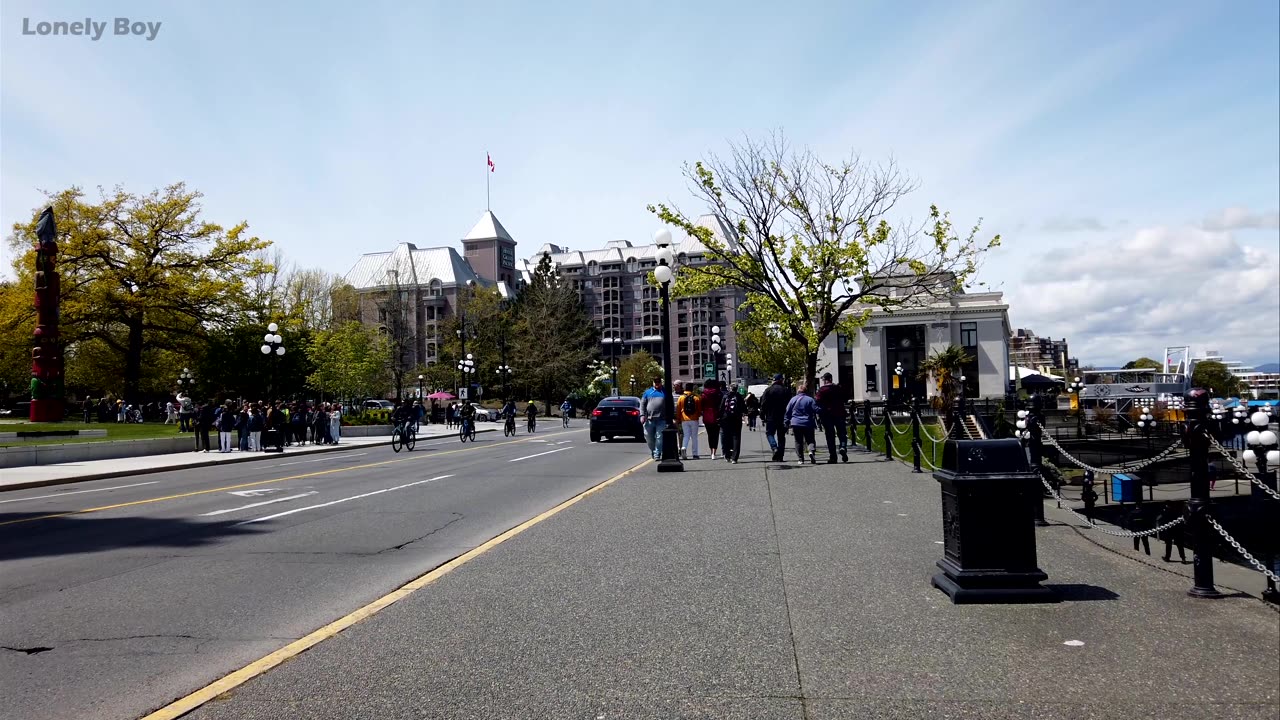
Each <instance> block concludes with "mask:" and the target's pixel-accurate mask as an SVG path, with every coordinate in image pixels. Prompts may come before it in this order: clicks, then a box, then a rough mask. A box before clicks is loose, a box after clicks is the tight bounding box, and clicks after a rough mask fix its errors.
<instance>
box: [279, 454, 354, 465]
mask: <svg viewBox="0 0 1280 720" xmlns="http://www.w3.org/2000/svg"><path fill="white" fill-rule="evenodd" d="M368 454H369V453H367V452H362V453H355V454H351V453H348V454H345V455H338V456H335V457H322V458H316V459H315V460H294V461H293V462H287V463H276V464H275V465H272V466H271V467H284V466H285V465H301V464H302V463H313V462H322V461H324V460H341V459H342V458H350V457H360V456H361V455H368Z"/></svg>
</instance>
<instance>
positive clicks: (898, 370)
mask: <svg viewBox="0 0 1280 720" xmlns="http://www.w3.org/2000/svg"><path fill="white" fill-rule="evenodd" d="M906 372H907V371H906V369H904V368H903V367H902V363H901V362H899V363H898V364H897V366H896V367H894V368H893V374H894V376H895V377H897V378H898V387H896V388H894V389H895V390H897V392H896V393H894V394H893V395H894V399H895V400H899V401H901V400H902V391H903V390H906V388H907V382H906V380H903V379H902V376H903V375H904V374H906ZM885 412H888V408H886V409H885Z"/></svg>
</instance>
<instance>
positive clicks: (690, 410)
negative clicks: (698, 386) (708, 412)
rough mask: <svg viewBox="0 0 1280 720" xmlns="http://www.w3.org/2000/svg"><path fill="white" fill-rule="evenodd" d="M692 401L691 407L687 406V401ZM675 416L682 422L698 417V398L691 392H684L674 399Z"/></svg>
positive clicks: (691, 420)
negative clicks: (677, 398)
mask: <svg viewBox="0 0 1280 720" xmlns="http://www.w3.org/2000/svg"><path fill="white" fill-rule="evenodd" d="M690 400H692V401H693V407H690V406H689V401H690ZM676 416H677V417H678V418H679V419H680V420H681V421H683V422H694V421H696V420H697V419H698V417H699V414H698V398H697V396H696V395H694V394H693V393H686V394H683V395H681V396H680V399H679V400H677V401H676Z"/></svg>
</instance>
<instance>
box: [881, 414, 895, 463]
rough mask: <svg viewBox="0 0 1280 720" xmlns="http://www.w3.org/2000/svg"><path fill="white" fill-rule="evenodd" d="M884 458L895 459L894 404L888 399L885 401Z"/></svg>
mask: <svg viewBox="0 0 1280 720" xmlns="http://www.w3.org/2000/svg"><path fill="white" fill-rule="evenodd" d="M881 424H882V425H884V459H885V460H892V459H893V406H892V405H891V404H890V402H889V401H888V400H887V399H886V400H885V401H884V422H883V423H881Z"/></svg>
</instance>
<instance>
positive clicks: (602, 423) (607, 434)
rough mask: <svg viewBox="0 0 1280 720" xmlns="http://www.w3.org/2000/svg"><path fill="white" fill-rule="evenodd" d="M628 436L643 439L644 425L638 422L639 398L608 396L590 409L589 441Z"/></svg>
mask: <svg viewBox="0 0 1280 720" xmlns="http://www.w3.org/2000/svg"><path fill="white" fill-rule="evenodd" d="M622 436H630V437H634V438H637V439H640V440H643V439H644V426H643V425H641V424H640V398H638V397H629V396H623V397H608V398H604V399H603V400H601V401H600V404H599V405H597V406H596V409H595V410H592V411H591V442H600V438H602V437H603V438H605V439H606V440H612V439H614V438H615V437H622Z"/></svg>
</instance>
